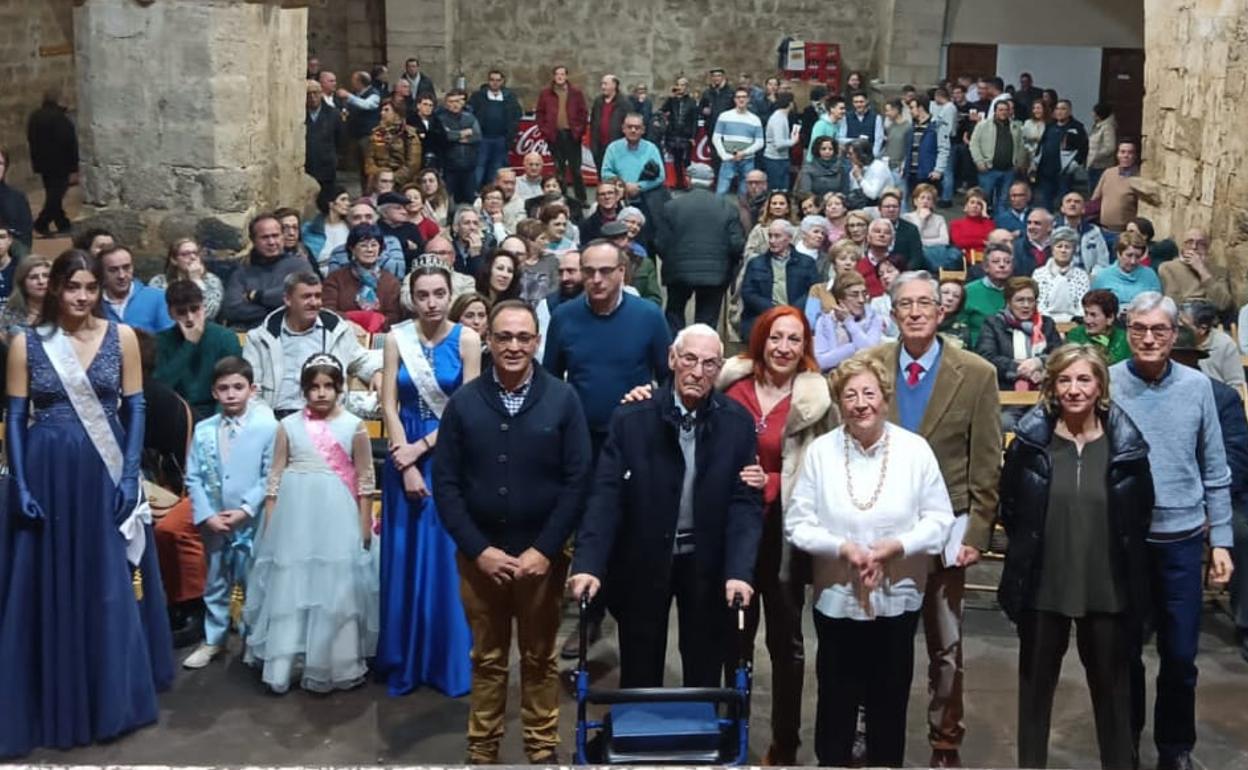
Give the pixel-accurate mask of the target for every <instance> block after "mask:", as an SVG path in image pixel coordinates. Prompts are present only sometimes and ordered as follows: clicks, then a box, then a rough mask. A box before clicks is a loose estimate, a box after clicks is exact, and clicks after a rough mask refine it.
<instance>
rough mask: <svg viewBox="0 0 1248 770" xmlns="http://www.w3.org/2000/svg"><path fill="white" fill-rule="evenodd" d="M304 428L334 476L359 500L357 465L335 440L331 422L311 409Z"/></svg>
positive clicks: (305, 418)
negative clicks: (319, 416)
mask: <svg viewBox="0 0 1248 770" xmlns="http://www.w3.org/2000/svg"><path fill="white" fill-rule="evenodd" d="M303 426H304V428H306V429H307V431H308V437H309V438H311V439H312V446H314V447H316V451H317V452H319V453H320V455H321V459H322V460H324V461H325V464H326V465H328V466H329V469H330V470H331V471H333V472H334V475H335V476H337V477H338V478H339V479H340V480H341V481H342V483H343V484H346V485H347V491H348V492H350V493H351V496H352V497H354V498H356V499H357V500H358V499H359V496H360V495H359V486H358V480H357V479H356V476H355V463H353V462H352V461H351V455H349V454H347V450H345V449H343V448H342V444H339V443H338V439H336V438H334V434H333V432H332V431H330V429H329V421H328V420H322V419H320V418H318V417H315V416H313V414H312V411H311V410H310V409H304V410H303Z"/></svg>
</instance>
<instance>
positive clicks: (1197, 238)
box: [1157, 227, 1235, 313]
mask: <svg viewBox="0 0 1248 770" xmlns="http://www.w3.org/2000/svg"><path fill="white" fill-rule="evenodd" d="M1157 273H1158V277H1159V278H1161V285H1162V286H1163V287H1164V289H1165V294H1166V296H1167V297H1169V298H1170V299H1172V300H1174V301H1175V302H1176V303H1183V302H1187V301H1188V300H1190V299H1207V300H1209V301H1210V302H1212V303H1213V305H1214V307H1216V308H1217V309H1218V311H1219V312H1222V313H1230V312H1232V311H1233V310H1234V309H1235V291H1234V289H1233V288H1232V286H1231V276H1230V273H1229V272H1228V271H1227V269H1226V268H1225V267H1222V266H1221V265H1214V264H1211V263H1210V260H1209V233H1207V232H1206V231H1204V230H1202V229H1200V228H1199V227H1193V228H1192V229H1190V230H1188V231H1187V233H1186V234H1185V235H1184V236H1183V248H1182V250H1181V251H1180V252H1179V258H1178V259H1172V260H1170V261H1169V262H1166V263H1165V264H1164V265H1162V266H1161V268H1160V269H1159V270H1158V271H1157Z"/></svg>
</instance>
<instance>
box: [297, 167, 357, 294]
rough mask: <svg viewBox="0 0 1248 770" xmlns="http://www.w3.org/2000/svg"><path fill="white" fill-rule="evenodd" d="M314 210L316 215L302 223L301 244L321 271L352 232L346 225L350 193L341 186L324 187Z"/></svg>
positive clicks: (327, 265) (317, 197)
mask: <svg viewBox="0 0 1248 770" xmlns="http://www.w3.org/2000/svg"><path fill="white" fill-rule="evenodd" d="M316 210H317V215H316V216H314V217H312V218H311V219H309V220H308V221H307V222H305V223H304V224H303V245H304V246H305V247H307V249H308V253H309V254H311V255H312V264H313V265H314V266H315V267H316V268H317V270H318V271H320V272H322V273H324V271H325V270H326V269H327V268H328V267H329V256H330V255H331V254H333V253H334V249H336V248H338V247H339V246H341V245H343V244H344V243H346V242H347V234H348V233H349V232H351V226H350V225H349V224H347V215H348V213H349V212H350V211H351V196H350V194H348V193H347V191H346V189H345V188H343V187H339V186H337V185H334V186H331V187H324V188H322V189H321V192H320V193H319V194H318V195H317V196H316Z"/></svg>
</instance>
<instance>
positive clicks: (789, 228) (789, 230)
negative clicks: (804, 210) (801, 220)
mask: <svg viewBox="0 0 1248 770" xmlns="http://www.w3.org/2000/svg"><path fill="white" fill-rule="evenodd" d="M777 226H779V228H780V229H782V230H784V232H785V233H786V234H788V236H789V237H790V238H792V237H793V236H795V235H797V228H796V227H795V226H794V225H793V223H792V222H790V221H788V220H786V219H773V220H771V223H770V224H768V225H767V231H768V232H771V228H773V227H777Z"/></svg>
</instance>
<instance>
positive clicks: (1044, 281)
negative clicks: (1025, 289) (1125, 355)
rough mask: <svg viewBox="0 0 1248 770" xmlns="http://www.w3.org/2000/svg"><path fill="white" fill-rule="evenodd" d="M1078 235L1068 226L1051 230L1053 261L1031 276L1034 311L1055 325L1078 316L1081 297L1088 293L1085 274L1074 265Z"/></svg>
mask: <svg viewBox="0 0 1248 770" xmlns="http://www.w3.org/2000/svg"><path fill="white" fill-rule="evenodd" d="M1078 240H1079V236H1078V234H1076V233H1075V231H1074V230H1072V229H1070V228H1069V227H1059V228H1057V229H1056V230H1054V231H1053V258H1052V259H1050V260H1049V261H1047V262H1045V263H1044V265H1042V266H1041V267H1037V268H1036V269H1035V272H1033V273H1032V274H1031V277H1032V279H1033V280H1035V282H1036V287H1037V290H1038V291H1039V296H1037V298H1036V310H1037V311H1039V312H1040V313H1041V314H1042V315H1045V316H1047V317H1049V318H1052V319H1053V320H1054V321H1055V322H1057V323H1065V322H1067V321H1070V320H1071V319H1073V318H1075V317H1076V316H1078V315H1081V314H1082V309H1083V304H1082V301H1083V295H1084V294H1086V293H1087V291H1088V288H1089V286H1088V274H1087V273H1086V272H1085V271H1084V270H1083V269H1082V268H1080V267H1078V266H1076V265H1075V264H1074V258H1075V244H1076V243H1077V242H1078Z"/></svg>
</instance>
